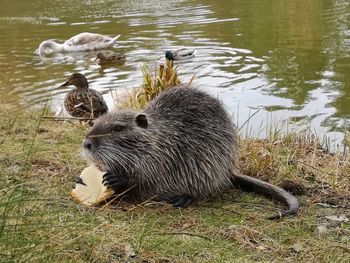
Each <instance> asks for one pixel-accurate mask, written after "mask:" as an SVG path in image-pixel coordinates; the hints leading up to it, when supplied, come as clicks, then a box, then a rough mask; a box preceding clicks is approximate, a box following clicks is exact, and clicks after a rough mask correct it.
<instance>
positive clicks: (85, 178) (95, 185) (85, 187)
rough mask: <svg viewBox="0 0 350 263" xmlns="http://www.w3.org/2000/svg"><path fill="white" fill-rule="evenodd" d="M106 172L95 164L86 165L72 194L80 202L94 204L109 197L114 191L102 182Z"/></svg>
mask: <svg viewBox="0 0 350 263" xmlns="http://www.w3.org/2000/svg"><path fill="white" fill-rule="evenodd" d="M104 174H105V172H102V171H100V170H99V169H98V168H97V167H96V166H95V165H94V164H92V165H90V166H89V167H86V168H85V169H84V170H83V171H82V173H81V175H80V176H79V179H78V181H77V183H76V185H75V187H74V189H73V190H72V192H71V194H72V196H73V197H74V198H75V199H76V200H78V202H79V203H81V204H84V205H87V206H94V205H97V204H99V203H101V202H102V201H104V200H106V199H107V198H109V197H111V196H112V195H113V194H114V192H113V190H112V189H108V188H107V187H106V186H104V185H103V184H102V178H103V175H104Z"/></svg>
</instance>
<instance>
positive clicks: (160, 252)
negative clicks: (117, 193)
mask: <svg viewBox="0 0 350 263" xmlns="http://www.w3.org/2000/svg"><path fill="white" fill-rule="evenodd" d="M45 114H46V113H45ZM42 116H43V112H33V113H28V112H24V111H20V110H18V111H15V112H13V111H12V112H10V111H8V110H5V109H0V138H2V139H1V140H0V262H201V263H203V262H349V259H350V224H349V222H335V221H330V220H328V219H326V218H325V216H329V215H345V216H346V217H347V218H350V212H349V211H350V210H349V208H350V205H349V187H350V181H349V180H350V179H349V172H350V165H349V158H348V157H347V156H346V157H344V156H341V155H337V154H335V155H334V154H328V153H326V152H325V151H324V150H323V149H322V148H320V145H319V142H318V140H317V138H314V137H312V136H308V137H307V136H304V135H295V134H289V135H288V136H284V137H278V136H272V138H270V139H266V140H254V139H246V140H244V141H242V151H241V156H240V158H241V159H240V161H241V167H242V168H241V170H242V172H245V173H247V174H249V175H252V176H257V177H260V178H262V179H264V180H268V181H270V182H272V183H275V184H278V185H280V184H283V183H284V182H285V181H286V180H287V179H289V180H292V181H294V182H296V183H298V184H299V185H301V186H303V187H304V188H305V189H304V190H305V194H304V195H303V196H300V200H301V204H302V209H301V211H300V214H299V215H298V216H295V217H289V218H285V219H283V220H280V221H269V220H266V217H267V216H268V215H270V214H271V213H274V212H276V211H277V210H278V207H279V206H278V204H275V203H273V202H271V201H270V200H267V199H265V198H264V197H261V196H257V195H254V194H248V193H244V192H242V191H240V190H232V191H228V192H226V193H223V194H222V195H221V196H218V197H217V198H215V199H214V200H209V201H203V202H200V203H199V204H198V205H196V206H194V207H192V208H189V209H184V210H182V209H174V208H171V207H169V206H168V205H165V204H159V203H152V202H149V203H146V204H143V205H142V206H135V205H131V204H127V203H124V202H120V203H118V204H109V205H104V206H101V207H95V208H88V207H84V206H81V205H78V204H76V203H75V201H74V200H73V199H72V198H71V196H70V191H71V189H72V185H73V183H74V182H75V180H76V177H77V176H78V175H79V174H80V172H81V170H82V169H83V168H84V166H85V162H84V161H83V159H82V158H81V157H80V145H81V142H82V139H83V138H84V135H85V133H86V130H87V127H84V126H81V125H79V124H78V123H74V124H72V123H69V122H53V121H49V120H43V119H42ZM305 163H306V164H307V165H305ZM321 225H325V226H326V228H327V231H328V232H327V233H325V234H322V233H319V231H318V227H319V226H321Z"/></svg>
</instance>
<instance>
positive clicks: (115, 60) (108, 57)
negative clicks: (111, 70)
mask: <svg viewBox="0 0 350 263" xmlns="http://www.w3.org/2000/svg"><path fill="white" fill-rule="evenodd" d="M125 60H126V59H125V56H124V55H123V54H120V53H115V52H112V51H105V52H98V53H97V56H96V59H95V61H97V64H99V65H100V66H103V65H109V64H120V63H124V62H125Z"/></svg>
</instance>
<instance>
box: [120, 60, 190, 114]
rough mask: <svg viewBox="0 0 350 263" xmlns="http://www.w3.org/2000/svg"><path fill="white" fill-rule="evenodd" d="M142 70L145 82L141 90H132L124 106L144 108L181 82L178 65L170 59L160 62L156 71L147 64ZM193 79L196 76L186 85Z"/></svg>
mask: <svg viewBox="0 0 350 263" xmlns="http://www.w3.org/2000/svg"><path fill="white" fill-rule="evenodd" d="M141 71H142V74H143V84H142V85H141V88H140V89H139V90H136V91H133V92H132V94H131V96H130V97H129V99H128V100H126V102H125V103H124V104H123V105H122V107H123V108H133V109H142V108H144V107H145V106H146V105H147V103H148V102H149V101H151V100H152V99H154V98H155V97H156V96H157V95H158V94H159V93H160V92H162V91H163V90H166V89H169V88H171V87H174V86H177V85H180V84H181V80H180V79H179V76H178V71H177V66H175V67H174V66H173V64H172V63H171V62H170V61H168V60H165V63H164V64H160V66H159V69H158V70H157V69H156V70H155V72H154V73H152V71H151V69H150V68H149V67H148V66H147V65H146V64H143V65H142V67H141ZM193 79H194V76H193V77H192V78H191V80H190V81H189V83H187V84H186V85H187V86H189V85H190V84H191V83H192V81H193Z"/></svg>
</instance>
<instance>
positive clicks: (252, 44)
mask: <svg viewBox="0 0 350 263" xmlns="http://www.w3.org/2000/svg"><path fill="white" fill-rule="evenodd" d="M0 4H1V9H0V36H1V41H0V91H1V96H0V103H1V104H3V105H6V106H8V107H23V108H28V107H29V108H30V107H40V106H41V107H42V106H43V105H44V102H45V101H46V100H47V99H49V104H50V107H51V109H52V110H53V111H57V110H59V109H60V108H61V106H62V102H63V98H64V93H65V92H67V89H59V88H57V87H58V86H59V85H60V84H61V83H63V82H64V81H65V80H66V79H67V77H68V76H69V75H70V74H71V73H73V72H81V73H83V74H85V75H86V77H87V78H88V80H89V82H90V86H91V87H92V88H94V89H97V90H100V91H101V92H103V94H104V96H105V98H106V100H107V102H108V104H109V106H110V107H112V106H113V105H114V102H113V99H112V95H111V94H112V93H113V92H114V91H115V90H118V89H121V88H132V87H137V86H138V85H140V84H141V83H142V74H141V71H140V65H141V64H142V63H144V62H145V63H147V64H148V65H149V66H150V67H151V68H154V67H155V66H156V64H157V63H160V62H162V61H163V60H164V52H165V50H167V49H173V48H178V47H183V46H186V47H193V48H195V49H196V50H197V53H196V56H195V58H193V59H191V60H189V61H186V62H183V63H181V64H179V73H180V75H181V78H182V80H183V82H186V81H188V80H189V79H190V78H191V76H192V74H194V73H195V74H196V79H195V81H194V84H195V85H196V86H199V87H201V88H202V89H204V90H206V91H207V92H209V93H210V94H213V95H214V96H218V97H219V98H220V99H221V100H222V101H223V103H224V104H225V106H226V108H227V109H228V110H229V111H230V112H231V113H232V115H233V116H234V118H235V121H236V122H237V123H238V125H242V124H243V123H245V121H246V120H247V119H248V118H249V116H250V115H252V114H253V113H254V112H255V111H256V110H259V109H260V110H259V112H258V113H257V114H256V115H254V117H252V118H251V119H250V121H249V125H248V126H247V125H245V129H246V132H245V133H248V135H249V136H264V135H266V127H269V126H271V125H272V126H275V127H277V126H279V125H281V123H283V121H289V123H290V124H289V126H288V127H311V129H313V130H315V131H316V132H317V133H318V134H320V135H323V134H326V135H328V136H330V138H331V140H334V141H335V142H336V143H339V142H341V139H342V132H343V131H344V130H346V129H347V128H348V127H349V120H350V2H349V1H348V0H337V1H336V0H334V1H331V0H308V1H300V0H289V1H278V0H264V1H258V0H251V1H246V0H231V1H227V0H210V1H209V0H202V1H186V0H183V1H181V0H170V1H159V0H157V1H153V0H147V1H142V0H123V1H115V0H104V1H102V0H100V1H98V0H96V1H88V0H86V1H77V0H69V1H67V0H60V1H53V0H51V1H48V0H31V1H13V0H0ZM80 32H95V33H101V34H106V35H111V36H115V35H118V34H121V37H120V38H119V40H118V44H117V45H116V46H115V48H114V49H115V50H116V51H118V52H121V53H123V54H125V55H126V57H127V62H126V63H125V64H123V65H120V66H117V67H109V68H105V69H101V68H100V67H99V66H98V65H96V64H95V63H94V62H93V58H94V57H95V55H96V52H87V53H70V54H66V55H62V54H61V55H57V56H54V57H49V58H45V59H42V58H40V57H39V56H38V54H37V52H36V49H37V48H38V46H39V44H40V42H41V41H43V40H46V39H57V40H65V39H68V38H70V37H71V36H73V35H75V34H78V33H80ZM242 130H243V129H242Z"/></svg>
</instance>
